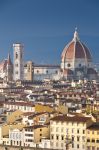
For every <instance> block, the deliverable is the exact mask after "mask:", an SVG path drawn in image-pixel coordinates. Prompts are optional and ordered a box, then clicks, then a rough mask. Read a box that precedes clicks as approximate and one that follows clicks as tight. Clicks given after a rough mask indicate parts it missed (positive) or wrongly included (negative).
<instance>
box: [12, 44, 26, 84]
mask: <svg viewBox="0 0 99 150" xmlns="http://www.w3.org/2000/svg"><path fill="white" fill-rule="evenodd" d="M23 49H24V46H23V45H22V44H20V43H16V44H13V50H14V60H13V63H14V64H13V65H14V68H13V69H14V70H13V79H14V80H15V81H16V80H23V79H24V65H23Z"/></svg>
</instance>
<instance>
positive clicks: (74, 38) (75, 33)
mask: <svg viewBox="0 0 99 150" xmlns="http://www.w3.org/2000/svg"><path fill="white" fill-rule="evenodd" d="M73 41H79V36H78V32H77V27H76V28H75V32H74V37H73Z"/></svg>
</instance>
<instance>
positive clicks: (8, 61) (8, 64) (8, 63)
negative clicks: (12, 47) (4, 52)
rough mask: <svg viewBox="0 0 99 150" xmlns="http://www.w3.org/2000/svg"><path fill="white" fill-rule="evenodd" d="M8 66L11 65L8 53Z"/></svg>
mask: <svg viewBox="0 0 99 150" xmlns="http://www.w3.org/2000/svg"><path fill="white" fill-rule="evenodd" d="M8 65H12V62H11V58H10V54H9V53H8Z"/></svg>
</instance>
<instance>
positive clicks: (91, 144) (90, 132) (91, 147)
mask: <svg viewBox="0 0 99 150" xmlns="http://www.w3.org/2000/svg"><path fill="white" fill-rule="evenodd" d="M86 133H87V134H86V138H87V150H99V122H95V123H93V124H92V125H91V126H89V127H88V128H87V131H86Z"/></svg>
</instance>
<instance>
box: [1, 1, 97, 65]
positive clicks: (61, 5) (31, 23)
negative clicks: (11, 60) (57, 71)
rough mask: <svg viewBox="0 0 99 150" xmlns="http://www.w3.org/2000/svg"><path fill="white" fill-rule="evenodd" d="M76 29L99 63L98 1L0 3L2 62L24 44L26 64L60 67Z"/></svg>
mask: <svg viewBox="0 0 99 150" xmlns="http://www.w3.org/2000/svg"><path fill="white" fill-rule="evenodd" d="M76 26H77V28H78V32H79V37H80V39H81V41H82V42H84V43H85V44H86V45H87V46H88V48H89V49H90V50H91V52H92V55H93V60H94V61H95V62H99V0H0V60H2V59H3V58H6V57H7V54H8V52H9V51H10V53H11V57H12V56H13V49H12V44H13V43H15V42H22V43H23V44H24V58H25V60H32V61H33V62H35V63H47V64H48V63H49V64H53V63H54V64H57V63H60V57H61V52H62V50H63V48H64V46H65V45H66V44H67V43H68V42H70V40H71V39H72V38H73V33H74V30H75V27H76Z"/></svg>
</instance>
